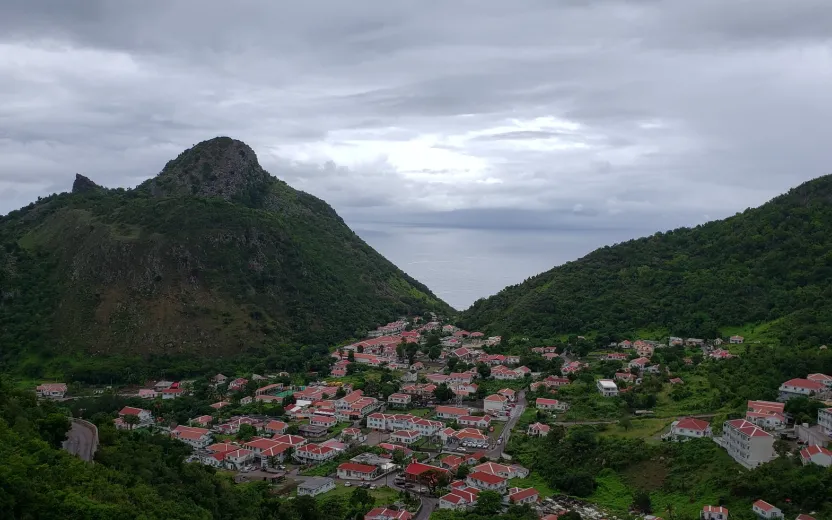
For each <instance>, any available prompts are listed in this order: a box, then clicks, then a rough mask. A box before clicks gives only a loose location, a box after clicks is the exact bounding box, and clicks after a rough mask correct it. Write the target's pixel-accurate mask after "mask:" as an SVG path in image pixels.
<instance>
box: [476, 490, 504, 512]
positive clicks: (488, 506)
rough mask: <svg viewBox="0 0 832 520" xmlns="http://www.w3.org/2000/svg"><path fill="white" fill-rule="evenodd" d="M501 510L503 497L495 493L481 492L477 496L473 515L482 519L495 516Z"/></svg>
mask: <svg viewBox="0 0 832 520" xmlns="http://www.w3.org/2000/svg"><path fill="white" fill-rule="evenodd" d="M502 508H503V497H502V496H501V495H500V494H499V493H497V492H496V491H482V492H480V494H479V495H478V496H477V504H476V505H475V506H474V513H475V514H477V515H480V516H484V517H493V516H496V515H497V514H498V513H499V512H500V511H501V510H502Z"/></svg>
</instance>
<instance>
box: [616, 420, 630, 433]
mask: <svg viewBox="0 0 832 520" xmlns="http://www.w3.org/2000/svg"><path fill="white" fill-rule="evenodd" d="M618 426H620V427H621V429H622V430H624V431H625V432H626V431H630V428H632V426H633V421H631V420H630V418H629V417H622V418H621V419H620V420H619V421H618Z"/></svg>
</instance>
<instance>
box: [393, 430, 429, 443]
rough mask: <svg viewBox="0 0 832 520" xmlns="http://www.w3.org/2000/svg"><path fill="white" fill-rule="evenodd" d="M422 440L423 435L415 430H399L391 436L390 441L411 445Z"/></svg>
mask: <svg viewBox="0 0 832 520" xmlns="http://www.w3.org/2000/svg"><path fill="white" fill-rule="evenodd" d="M421 438H422V434H421V433H419V432H417V431H415V430H397V431H394V432H393V433H391V434H390V440H391V441H393V442H400V443H402V444H404V445H410V444H413V443H414V442H416V441H418V440H419V439H421Z"/></svg>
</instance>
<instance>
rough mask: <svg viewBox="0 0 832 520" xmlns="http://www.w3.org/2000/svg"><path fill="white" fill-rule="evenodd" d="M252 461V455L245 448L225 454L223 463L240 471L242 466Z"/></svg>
mask: <svg viewBox="0 0 832 520" xmlns="http://www.w3.org/2000/svg"><path fill="white" fill-rule="evenodd" d="M253 461H254V453H252V451H251V450H247V449H245V448H238V449H236V450H234V451H229V452H228V453H226V454H225V462H226V464H227V465H228V466H231V467H232V468H234V469H241V468H242V467H243V466H246V465H247V464H249V463H251V462H253Z"/></svg>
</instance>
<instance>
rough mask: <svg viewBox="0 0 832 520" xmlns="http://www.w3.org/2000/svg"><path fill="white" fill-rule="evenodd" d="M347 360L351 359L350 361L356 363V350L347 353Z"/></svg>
mask: <svg viewBox="0 0 832 520" xmlns="http://www.w3.org/2000/svg"><path fill="white" fill-rule="evenodd" d="M347 361H349V362H350V363H355V352H354V351H352V350H350V351H349V352H348V353H347Z"/></svg>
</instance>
